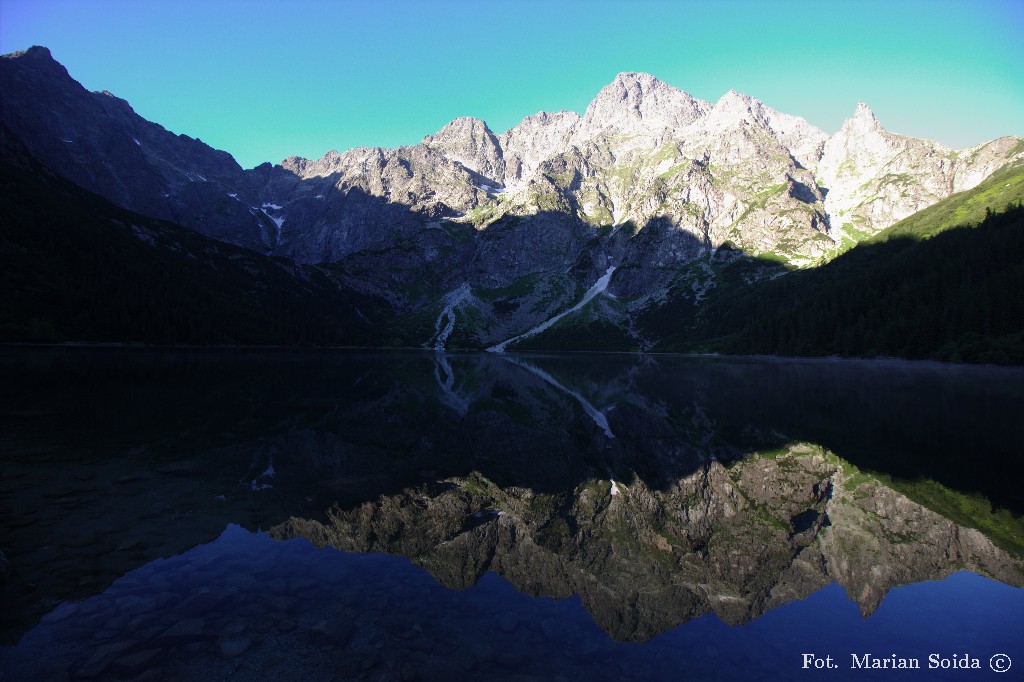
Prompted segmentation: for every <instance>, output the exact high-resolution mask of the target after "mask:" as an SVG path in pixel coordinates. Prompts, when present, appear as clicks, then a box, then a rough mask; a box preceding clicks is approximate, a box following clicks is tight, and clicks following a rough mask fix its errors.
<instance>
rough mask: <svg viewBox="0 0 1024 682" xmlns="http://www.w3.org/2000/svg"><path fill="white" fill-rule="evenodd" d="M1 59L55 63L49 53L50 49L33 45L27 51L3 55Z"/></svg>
mask: <svg viewBox="0 0 1024 682" xmlns="http://www.w3.org/2000/svg"><path fill="white" fill-rule="evenodd" d="M3 59H31V60H38V61H43V60H50V61H56V60H55V59H54V58H53V54H52V53H51V52H50V48H48V47H43V46H42V45H33V46H32V47H30V48H28V49H27V50H20V51H18V52H11V53H10V54H5V55H3Z"/></svg>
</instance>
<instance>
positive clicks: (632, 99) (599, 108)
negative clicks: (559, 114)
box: [583, 72, 711, 132]
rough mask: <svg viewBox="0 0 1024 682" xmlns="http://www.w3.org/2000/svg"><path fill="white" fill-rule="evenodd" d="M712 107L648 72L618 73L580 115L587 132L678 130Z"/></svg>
mask: <svg viewBox="0 0 1024 682" xmlns="http://www.w3.org/2000/svg"><path fill="white" fill-rule="evenodd" d="M710 109H711V104H710V103H708V102H705V101H703V100H699V99H697V98H695V97H693V95H691V94H690V93H688V92H684V91H682V90H679V89H678V88H674V87H672V86H671V85H669V84H668V83H665V82H664V81H661V80H658V79H657V78H655V77H654V76H652V75H650V74H647V73H636V72H626V73H620V74H619V75H618V76H616V77H615V80H613V81H612V82H611V83H610V84H608V85H606V86H605V87H604V88H602V89H601V91H600V92H599V93H598V94H597V97H595V98H594V100H593V101H592V102H591V103H590V106H588V107H587V111H586V113H585V114H584V116H583V126H584V128H586V129H588V130H590V131H594V132H596V131H600V130H607V129H619V130H629V129H631V128H635V127H637V125H638V124H639V125H640V126H641V127H642V128H647V129H659V128H681V127H684V126H686V125H689V124H690V123H693V122H694V121H695V120H697V119H699V118H701V117H703V116H704V115H706V114H707V112H708V111H709V110H710Z"/></svg>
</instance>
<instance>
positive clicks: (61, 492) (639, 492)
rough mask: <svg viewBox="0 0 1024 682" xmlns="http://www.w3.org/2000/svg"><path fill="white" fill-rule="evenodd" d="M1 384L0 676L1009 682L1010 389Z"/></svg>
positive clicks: (458, 363)
mask: <svg viewBox="0 0 1024 682" xmlns="http://www.w3.org/2000/svg"><path fill="white" fill-rule="evenodd" d="M0 384H2V385H3V391H2V392H0V458H2V459H0V464H2V471H0V520H2V524H0V550H2V552H3V554H4V557H5V559H4V560H3V561H2V562H0V568H2V578H0V580H2V602H0V603H2V609H0V611H2V630H0V633H2V642H0V643H2V646H0V680H3V682H9V681H14V680H19V681H21V680H47V681H49V680H80V679H83V680H88V679H96V680H118V679H139V680H186V681H187V680H308V681H319V680H336V679H342V680H348V679H359V680H463V679H465V680H770V679H779V680H795V679H828V680H843V679H851V680H853V679H856V680H866V679H880V680H888V679H909V678H910V677H914V678H915V679H921V680H940V679H950V680H964V679H979V678H985V679H996V680H1009V679H1024V634H1022V633H1024V589H1022V586H1024V518H1022V516H1021V514H1022V511H1024V493H1022V490H1021V476H1020V474H1021V471H1022V469H1024V466H1022V458H1024V368H994V367H968V366H950V365H941V364H936V363H910V362H902V361H847V360H836V359H823V360H797V359H792V360H786V359H765V358H725V357H691V356H667V355H666V356H662V355H626V354H512V353H507V354H489V353H447V354H445V353H435V352H432V351H422V352H417V351H405V352H397V351H395V352H389V351H354V350H347V351H341V350H338V351H330V350H306V351H298V350H244V349H230V350H202V349H180V350H157V349H151V348H150V349H144V348H139V349H132V348H8V349H5V350H2V351H0ZM915 664H916V665H917V666H918V669H917V670H915V671H914V672H913V673H910V672H907V671H903V670H894V668H904V667H910V668H914V666H915ZM1007 668H1008V669H1007ZM994 671H995V672H994ZM997 673H1001V674H997Z"/></svg>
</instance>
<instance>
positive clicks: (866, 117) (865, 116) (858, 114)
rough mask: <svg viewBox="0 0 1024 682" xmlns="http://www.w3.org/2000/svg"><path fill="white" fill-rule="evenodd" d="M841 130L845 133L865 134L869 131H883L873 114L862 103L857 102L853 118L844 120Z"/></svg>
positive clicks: (869, 108)
mask: <svg viewBox="0 0 1024 682" xmlns="http://www.w3.org/2000/svg"><path fill="white" fill-rule="evenodd" d="M843 130H844V131H845V132H846V133H847V134H850V133H861V134H863V133H867V132H870V131H879V130H884V128H882V124H881V123H879V121H878V118H877V117H876V116H875V112H873V111H871V107H869V106H868V105H867V104H865V103H864V102H857V110H856V111H854V112H853V117H852V118H848V119H846V121H845V122H844V123H843Z"/></svg>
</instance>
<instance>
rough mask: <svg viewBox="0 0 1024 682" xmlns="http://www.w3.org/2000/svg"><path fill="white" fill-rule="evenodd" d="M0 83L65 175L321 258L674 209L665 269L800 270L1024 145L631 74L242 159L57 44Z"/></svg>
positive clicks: (637, 226) (29, 56)
mask: <svg viewBox="0 0 1024 682" xmlns="http://www.w3.org/2000/svg"><path fill="white" fill-rule="evenodd" d="M0 78H2V82H3V86H4V93H5V96H4V100H3V103H0V120H2V121H3V123H4V125H6V126H8V127H9V128H10V129H11V130H12V131H13V132H14V134H15V135H16V136H18V137H19V138H21V139H22V140H23V141H24V142H25V143H26V145H27V146H28V147H29V149H30V151H32V153H33V154H35V155H37V156H38V157H40V158H41V159H42V160H43V161H44V162H46V163H47V164H49V165H51V166H52V167H53V168H55V169H56V170H57V171H58V172H60V173H62V174H64V175H65V176H67V177H69V178H70V179H72V180H74V181H75V182H77V183H78V184H81V185H82V186H84V187H87V188H88V189H91V190H93V191H96V192H98V193H100V194H102V195H104V196H106V197H107V198H109V199H111V200H113V201H114V202H115V203H118V204H120V205H122V206H125V207H127V208H131V209H133V210H138V211H140V212H142V213H147V214H151V215H155V216H157V217H161V218H168V219H172V220H176V221H178V222H181V223H183V224H185V225H187V226H189V227H193V228H194V229H196V230H198V231H200V232H203V233H205V234H208V235H210V236H214V237H216V238H218V239H223V240H226V241H231V242H234V243H237V244H241V245H243V246H248V247H250V248H254V249H256V250H262V251H267V252H270V253H274V254H280V255H285V256H288V257H290V258H294V259H296V260H298V261H302V262H323V261H337V260H339V259H342V258H344V257H345V256H347V255H349V254H352V253H358V252H360V251H364V250H368V249H370V250H372V249H390V248H395V247H397V246H399V245H400V244H401V243H402V242H404V241H408V240H413V241H415V240H416V239H417V238H418V236H419V235H420V233H422V232H424V231H426V230H431V229H434V230H436V229H438V228H439V226H440V223H441V222H444V223H447V222H454V223H457V224H458V223H462V224H465V225H467V226H471V227H473V228H475V229H476V230H485V229H486V228H487V227H488V226H490V225H493V224H495V223H500V222H501V220H502V217H503V216H504V217H506V218H507V219H512V218H529V217H530V216H533V215H535V214H537V213H538V212H555V213H559V214H563V215H565V216H566V217H568V218H571V219H572V220H574V221H579V222H581V223H582V224H584V225H588V226H591V227H592V228H595V227H600V226H616V225H625V224H629V225H630V226H631V229H632V230H633V231H636V230H643V229H644V227H645V226H646V225H648V224H650V223H652V221H656V222H658V223H659V224H663V225H668V226H671V230H667V231H663V232H662V233H661V234H660V235H659V239H661V240H667V241H668V242H673V241H678V238H677V237H676V236H675V234H674V233H676V232H680V233H684V234H686V235H688V236H689V237H690V238H692V241H693V243H694V246H692V247H690V248H685V249H679V248H675V249H660V250H659V251H658V257H657V258H656V259H653V260H651V261H650V262H648V261H645V260H643V259H640V261H639V262H638V265H640V266H641V267H644V268H648V269H652V268H658V267H666V266H669V265H672V264H678V263H680V262H687V261H688V260H692V259H693V258H694V257H695V256H696V255H698V254H699V253H701V252H702V251H704V250H707V249H713V248H717V247H719V246H721V245H722V244H726V243H729V244H732V245H735V246H737V247H739V248H741V249H743V250H744V251H746V252H748V253H750V254H753V255H757V254H762V253H770V254H775V255H776V256H778V257H781V258H783V259H785V260H789V261H791V262H794V263H797V264H800V263H806V262H810V261H812V260H814V259H816V258H820V257H821V256H822V255H825V254H827V253H829V252H830V250H832V249H834V248H835V247H836V245H837V244H839V243H840V242H841V240H842V237H843V236H846V237H849V238H852V239H854V240H856V239H859V238H861V237H863V236H866V235H870V234H874V233H875V232H877V231H879V230H881V229H883V228H885V227H887V226H888V225H890V224H892V223H893V222H895V221H896V220H899V219H900V218H903V217H906V216H908V215H910V214H911V213H914V212H915V211H918V210H920V209H922V208H924V207H926V206H928V205H930V204H932V203H934V202H935V201H937V200H938V199H941V198H943V197H946V196H948V195H949V194H951V193H953V192H956V191H961V190H964V189H968V188H970V187H973V186H975V185H977V184H978V183H979V182H981V181H982V180H983V179H984V178H985V177H987V176H988V175H990V174H991V173H992V172H993V171H995V170H997V169H999V168H1000V167H1002V166H1005V165H1006V164H1008V163H1012V162H1014V161H1016V160H1018V159H1020V158H1021V155H1022V154H1024V149H1022V148H1021V145H1020V144H1019V143H1020V139H1019V138H1001V139H999V140H995V141H993V142H989V143H985V144H982V145H979V146H977V147H973V148H971V149H968V150H965V151H963V152H954V151H952V150H950V149H947V148H946V147H944V146H942V145H940V144H937V143H934V142H930V141H927V140H918V139H914V138H909V137H905V136H902V135H897V134H894V133H890V132H888V131H886V130H885V129H884V128H883V127H882V124H881V123H880V122H879V121H878V120H877V118H876V117H875V116H874V114H873V113H872V112H871V111H870V109H868V107H867V106H866V105H864V104H863V103H860V104H859V105H858V106H857V109H856V112H855V113H854V115H853V117H852V118H850V119H849V120H848V121H846V123H844V124H843V127H842V129H841V130H840V131H839V132H837V133H836V134H835V135H832V136H829V135H828V134H826V133H825V132H823V131H821V130H819V129H818V128H816V127H814V126H813V125H811V124H809V123H808V122H807V121H805V120H804V119H802V118H799V117H797V116H792V115H789V114H784V113H781V112H778V111H776V110H774V109H772V108H771V107H768V106H766V105H765V104H763V103H762V102H760V101H758V100H757V99H754V98H753V97H750V96H749V95H746V94H741V93H737V92H735V91H729V92H728V93H726V94H725V95H723V96H722V97H721V99H719V101H718V102H716V103H711V102H706V101H703V100H700V99H697V98H695V97H693V96H692V95H690V94H688V93H686V92H684V91H682V90H679V89H677V88H674V87H672V86H670V85H668V84H666V83H664V82H662V81H660V80H658V79H657V78H655V77H654V76H651V75H649V74H644V73H622V74H619V75H618V76H616V78H615V79H614V81H613V82H612V83H610V84H609V85H608V86H606V87H605V88H603V89H602V90H601V91H600V92H599V93H598V94H597V96H596V97H595V98H594V100H593V101H592V102H591V103H590V105H589V106H588V107H587V110H586V112H585V114H584V115H583V116H582V117H581V116H579V115H578V114H576V113H573V112H565V111H562V112H558V113H547V112H540V113H538V114H535V115H533V116H529V117H527V118H525V119H524V120H523V121H522V122H521V123H520V124H518V125H517V126H514V127H513V128H511V129H510V130H508V131H507V132H505V133H504V134H501V135H497V134H495V133H494V132H493V131H491V130H490V129H489V128H488V126H487V124H486V123H485V122H484V121H482V120H480V119H476V118H469V117H464V118H458V119H455V120H454V121H452V122H451V123H449V124H448V125H446V126H444V127H443V128H442V129H441V130H439V131H438V132H436V133H435V134H432V135H427V136H426V137H424V138H423V141H422V142H421V143H420V144H418V145H414V146H409V147H399V148H397V149H381V148H360V149H353V150H349V151H345V152H341V153H339V152H337V151H331V152H328V153H327V154H326V155H325V156H324V157H322V158H320V159H318V160H309V159H303V158H299V157H289V158H288V159H285V160H284V161H282V162H281V163H280V164H279V165H276V166H272V165H270V164H264V165H262V166H260V167H258V168H255V169H252V170H247V171H243V170H242V169H241V168H240V167H239V166H238V165H237V164H236V163H235V162H234V160H233V159H232V158H231V157H230V155H228V154H225V153H224V152H220V151H217V150H214V149H212V148H210V147H208V146H207V145H205V144H203V143H202V142H201V141H198V140H193V139H191V138H188V137H185V136H178V135H174V134H173V133H171V132H169V131H167V130H164V129H163V128H161V127H160V126H158V125H156V124H153V123H150V122H148V121H146V120H145V119H143V118H141V117H140V116H138V115H137V114H135V112H134V111H132V109H131V107H130V106H128V104H127V103H125V102H123V101H122V100H119V99H117V98H116V97H114V96H112V95H110V94H109V93H105V92H104V93H89V92H87V91H86V90H85V89H84V88H82V87H81V85H79V84H78V83H77V82H76V81H74V80H73V79H72V78H71V76H70V75H68V72H67V71H66V70H65V69H64V67H62V66H61V65H60V64H59V63H57V62H56V61H54V59H53V58H52V56H51V55H50V53H49V51H48V50H46V49H45V48H32V49H31V50H28V51H26V52H20V53H13V54H11V55H6V56H5V57H4V58H3V60H2V69H0ZM446 229H448V228H446ZM576 249H577V250H576V252H575V255H576V256H578V254H579V247H578V246H577V247H576ZM455 251H458V249H455ZM530 255H531V254H529V253H527V254H525V258H526V259H527V260H529V258H530ZM570 260H575V258H570ZM466 262H467V259H466V258H464V257H460V256H459V255H456V254H449V256H448V257H447V258H445V259H444V264H445V266H446V267H462V268H463V269H464V270H465V264H466ZM488 266H489V267H494V268H497V269H496V270H493V271H491V270H488V271H486V274H487V275H488V276H491V277H497V278H503V279H506V280H509V281H510V279H511V278H510V276H506V273H504V271H502V270H501V266H500V264H496V263H489V264H488ZM536 266H537V269H540V268H542V267H543V263H537V264H536ZM473 271H474V269H472V268H470V269H468V270H465V271H464V272H463V274H464V275H468V276H471V275H472V272H473ZM464 278H465V277H464Z"/></svg>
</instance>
